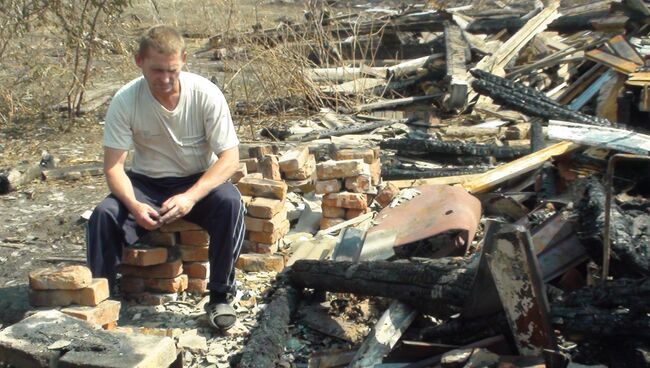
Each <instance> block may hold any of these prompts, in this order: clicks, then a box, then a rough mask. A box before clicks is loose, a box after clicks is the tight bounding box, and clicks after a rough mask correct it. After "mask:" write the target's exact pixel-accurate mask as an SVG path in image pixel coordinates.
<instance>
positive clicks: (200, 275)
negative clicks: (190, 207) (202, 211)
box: [120, 220, 210, 305]
mask: <svg viewBox="0 0 650 368" xmlns="http://www.w3.org/2000/svg"><path fill="white" fill-rule="evenodd" d="M208 244H209V236H208V233H207V232H206V231H204V230H203V229H201V227H199V226H198V225H195V224H193V223H190V222H188V221H185V220H177V221H175V222H173V223H171V224H166V225H164V226H162V227H161V228H160V229H159V230H157V231H153V232H150V233H148V234H147V235H145V236H144V237H143V239H141V241H140V243H138V244H135V245H133V246H130V247H125V248H124V249H123V251H122V264H121V265H120V273H121V274H122V279H121V281H120V289H121V291H122V293H123V295H124V297H125V298H126V299H129V300H134V301H136V302H138V303H140V304H147V305H157V304H163V303H165V302H168V301H174V300H176V299H177V298H178V294H179V293H181V292H183V291H188V292H192V293H198V294H202V293H205V292H206V291H207V285H208V278H209V277H210V275H209V270H210V266H209V258H208V249H209V247H208Z"/></svg>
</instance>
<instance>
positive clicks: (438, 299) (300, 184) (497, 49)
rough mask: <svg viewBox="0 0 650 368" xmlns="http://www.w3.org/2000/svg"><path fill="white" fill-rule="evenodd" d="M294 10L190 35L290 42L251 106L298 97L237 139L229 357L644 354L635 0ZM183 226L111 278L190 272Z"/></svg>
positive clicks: (474, 360)
mask: <svg viewBox="0 0 650 368" xmlns="http://www.w3.org/2000/svg"><path fill="white" fill-rule="evenodd" d="M430 5H431V4H429V5H428V6H430ZM313 10H314V9H312V11H310V12H308V13H307V14H306V16H307V18H306V20H305V22H304V23H293V24H287V23H283V24H282V26H280V27H277V28H273V29H259V28H256V29H255V30H254V31H253V32H250V33H243V34H240V35H238V36H237V37H235V36H233V35H232V34H222V35H218V36H215V37H213V38H212V39H211V40H210V42H209V48H208V49H207V50H208V51H210V52H211V53H213V55H214V56H215V57H218V58H219V59H221V60H223V59H229V58H232V59H240V60H246V58H247V57H250V56H247V55H248V54H247V52H246V47H252V45H255V47H258V48H259V47H261V48H263V49H266V50H280V49H283V50H287V49H289V48H293V50H294V52H296V53H303V54H305V55H304V56H305V58H307V59H308V60H309V63H306V64H304V65H301V67H300V68H298V69H297V70H294V69H293V68H292V70H290V71H287V73H289V72H291V73H293V72H299V73H300V76H301V83H304V84H303V86H308V87H309V88H307V91H308V92H306V93H305V95H306V96H302V97H297V96H296V95H291V96H276V98H274V99H273V100H270V101H267V102H266V103H265V104H264V105H263V106H262V107H260V109H259V111H264V112H268V111H278V110H280V109H279V108H278V106H283V107H284V108H286V109H291V108H294V107H295V106H296V105H300V106H302V107H304V106H308V107H309V104H310V103H311V104H312V105H311V107H312V110H309V111H310V112H311V113H313V114H311V116H309V117H308V118H306V117H304V116H303V117H301V118H300V120H295V121H288V122H286V124H283V125H274V126H266V127H264V128H262V129H261V130H260V131H259V135H260V137H268V138H270V139H273V143H272V144H271V143H268V144H267V143H261V142H255V144H252V145H249V144H241V145H240V151H241V152H240V156H241V157H242V159H241V162H240V170H239V171H238V172H237V174H236V175H235V176H233V178H232V179H231V180H232V181H233V182H235V183H236V185H237V187H238V189H239V191H240V192H241V193H242V195H243V198H244V202H245V204H246V207H247V216H246V220H245V221H246V226H247V234H246V241H245V243H244V252H243V254H242V255H241V256H240V258H239V261H238V263H237V268H238V269H239V270H240V271H243V272H245V273H246V276H251V275H255V272H260V271H266V272H268V271H271V272H278V275H277V278H276V279H275V281H274V284H273V285H272V286H271V287H270V288H269V290H268V294H266V295H264V296H263V295H262V293H258V294H256V295H255V296H250V295H249V296H248V297H247V298H243V299H242V295H239V298H238V299H237V301H236V302H235V303H236V304H237V305H238V306H240V307H241V308H247V306H251V305H253V307H251V308H254V309H255V312H259V314H258V315H257V319H256V321H257V325H256V326H255V327H254V328H252V330H251V333H250V336H248V338H247V340H246V342H245V345H243V346H242V348H241V354H238V355H236V356H235V355H234V354H233V355H232V356H230V355H229V357H230V358H231V360H230V364H231V365H233V366H241V367H271V366H278V365H284V366H286V365H288V364H293V365H294V366H298V367H302V366H308V367H322V368H324V367H341V366H349V367H369V366H379V367H382V366H385V367H411V368H412V367H428V366H443V367H497V366H499V367H530V366H548V367H554V368H556V367H579V366H584V365H587V366H602V365H605V366H611V367H631V366H633V367H648V366H650V344H649V343H648V340H647V338H648V331H650V328H649V327H650V320H649V318H648V315H649V313H650V306H649V303H648V301H647V300H648V295H647V294H648V290H650V289H649V288H648V280H647V277H648V275H649V274H650V258H649V257H648V256H649V254H650V242H649V241H650V192H649V191H648V190H647V188H648V182H649V181H650V156H649V155H650V136H648V135H646V134H645V133H646V132H647V128H648V126H647V119H648V111H650V92H648V91H649V88H650V87H649V86H650V77H648V69H647V68H648V67H647V61H646V60H647V59H648V56H649V55H650V48H649V47H648V46H647V45H649V44H650V37H649V36H648V26H647V23H648V20H649V19H650V10H649V9H648V7H647V5H646V4H645V3H643V2H641V1H638V0H625V1H622V2H619V1H609V0H605V1H596V2H592V3H588V4H573V5H563V6H560V3H559V2H557V1H548V2H546V3H544V4H542V3H541V2H524V3H521V2H520V3H510V4H506V3H504V2H501V1H494V2H474V3H472V4H469V5H463V6H457V7H447V8H444V7H439V8H436V9H432V8H430V7H427V6H425V5H419V4H417V5H415V4H412V5H406V6H404V7H400V8H395V9H367V10H365V11H360V12H358V13H354V14H347V13H346V14H340V15H333V14H332V12H331V10H332V9H321V10H319V11H318V12H316V13H314V11H313ZM242 38H245V39H246V41H247V42H239V41H241V39H242ZM235 44H236V45H237V47H234V46H233V45H235ZM292 60H293V59H292ZM287 62H288V61H287ZM287 78H288V77H287ZM300 98H303V100H307V102H308V103H306V104H305V103H304V101H303V104H297V103H295V100H296V99H300ZM316 102H318V103H316ZM271 107H273V108H271ZM316 108H317V109H316ZM286 109H285V110H286ZM259 111H258V112H259ZM13 176H16V175H15V174H14V175H13ZM12 180H13V179H12ZM287 198H289V200H288V199H287ZM318 211H320V212H318ZM314 216H316V220H315V221H314V220H313V218H314ZM186 230H191V231H185V230H173V231H181V232H180V235H169V234H173V233H168V232H160V233H157V234H156V235H151V236H152V237H154V238H156V239H157V240H150V244H153V245H158V246H161V245H162V246H163V247H149V248H134V249H125V256H124V263H125V265H124V266H123V268H122V274H123V279H126V280H128V285H129V286H127V288H136V289H137V288H138V287H139V289H137V290H133V291H134V292H146V291H147V290H150V291H153V290H154V289H155V290H156V291H157V292H172V293H173V295H176V293H179V292H182V291H183V290H185V289H186V288H188V285H187V283H188V277H189V282H190V284H192V280H195V281H194V282H195V283H196V286H195V287H196V288H197V289H198V290H204V285H205V284H204V282H205V280H206V279H207V278H208V277H209V275H208V269H209V267H208V264H207V241H208V239H207V236H206V235H205V233H202V232H201V231H197V230H198V229H186ZM170 231H171V230H170ZM171 239H174V240H173V241H172V240H171ZM143 242H144V241H143ZM156 242H166V243H165V244H162V243H157V244H156ZM176 242H178V243H176ZM170 243H173V244H170ZM179 244H180V245H179ZM174 247H179V248H178V249H179V252H180V261H178V259H176V258H173V257H172V256H171V254H172V253H173V251H172V249H174ZM201 252H202V253H201ZM199 253H201V254H199ZM181 261H182V262H183V265H182V270H181ZM285 266H286V268H285ZM145 269H146V270H147V271H146V272H147V275H149V276H147V277H144V276H142V275H143V273H142V272H145ZM154 269H155V270H160V272H162V269H164V270H165V272H167V271H169V273H165V274H164V277H163V278H162V279H160V278H156V276H153V275H154V274H155V272H154V271H153V270H154ZM130 270H133V273H131V271H130ZM149 272H151V273H149ZM183 272H184V273H183ZM159 275H161V277H162V273H161V274H159ZM131 279H133V280H131ZM163 279H164V280H167V281H165V282H167V284H165V287H161V285H162V284H161V283H163V282H162V281H160V280H163ZM193 288H194V287H193ZM35 292H36V291H33V292H32V293H35ZM149 295H154V294H149ZM155 295H158V294H155ZM159 295H167V294H159ZM34 300H36V299H34ZM159 301H160V302H162V301H164V300H162V299H160V300H159ZM257 303H260V304H259V305H260V306H258V304H257ZM35 304H38V303H35ZM262 304H263V307H262V306H261V305H262ZM170 305H172V303H167V304H166V306H170ZM163 308H164V307H163ZM192 313H196V314H197V315H200V314H201V312H200V311H199V312H196V311H193V312H192ZM251 318H252V317H251ZM247 327H252V326H247ZM247 332H248V331H247ZM176 337H178V338H179V336H176ZM196 340H197V339H195V338H194V337H192V336H186V337H185V338H183V339H180V338H179V341H178V346H179V348H181V347H182V348H183V349H185V353H191V357H193V358H192V360H191V361H193V362H194V363H195V365H194V366H201V364H202V363H206V362H209V361H207V360H206V361H203V360H202V359H203V358H202V355H201V354H204V352H205V350H206V346H212V344H210V342H209V341H208V344H207V345H206V344H204V341H203V340H200V339H199V340H200V344H195V343H193V342H196ZM323 341H327V343H323ZM208 350H211V348H210V349H208ZM1 352H2V350H0V353H1ZM209 356H210V355H209ZM0 358H2V355H0ZM211 360H212V361H213V362H214V358H211ZM220 363H224V362H222V361H220ZM206 364H207V363H206Z"/></svg>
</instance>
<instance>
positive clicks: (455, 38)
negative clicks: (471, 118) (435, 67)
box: [445, 23, 469, 110]
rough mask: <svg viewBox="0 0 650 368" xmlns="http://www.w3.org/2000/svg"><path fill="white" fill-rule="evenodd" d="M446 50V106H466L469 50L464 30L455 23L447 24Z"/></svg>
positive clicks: (457, 107)
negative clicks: (447, 94) (467, 56)
mask: <svg viewBox="0 0 650 368" xmlns="http://www.w3.org/2000/svg"><path fill="white" fill-rule="evenodd" d="M445 50H446V57H447V77H446V79H447V83H448V89H447V90H448V93H449V96H448V97H447V98H446V99H445V106H446V107H447V108H448V109H450V110H453V109H459V108H462V107H464V106H465V104H466V102H467V90H468V82H467V78H466V76H467V66H466V64H467V60H466V55H467V54H468V53H469V52H468V48H467V44H466V43H465V40H464V38H463V34H462V31H461V29H460V27H459V26H457V25H455V24H451V23H446V24H445Z"/></svg>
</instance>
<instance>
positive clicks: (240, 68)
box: [220, 4, 384, 112]
mask: <svg viewBox="0 0 650 368" xmlns="http://www.w3.org/2000/svg"><path fill="white" fill-rule="evenodd" d="M312 6H313V4H312ZM308 10H309V12H310V13H312V14H317V16H314V17H312V18H311V19H310V20H309V23H308V29H309V32H307V34H303V33H296V32H295V31H293V29H292V28H291V27H289V26H286V25H282V24H281V25H280V26H278V30H277V35H279V37H277V38H274V39H272V40H269V41H268V42H266V43H265V42H263V41H260V40H259V34H255V33H245V34H243V35H240V36H239V37H231V35H232V32H228V31H226V32H222V33H221V36H222V37H221V44H220V47H223V48H222V49H221V50H223V52H224V53H225V55H224V56H225V57H224V58H223V62H224V70H226V71H232V74H231V75H228V76H227V77H226V78H225V83H224V84H223V88H224V90H225V91H226V92H227V93H229V94H230V96H232V98H233V99H234V100H237V101H244V102H245V105H246V106H247V107H248V111H249V112H250V111H253V112H271V111H268V110H269V109H268V108H266V107H267V105H268V104H269V102H272V101H277V100H281V101H282V102H287V101H289V102H290V103H289V104H285V105H288V106H285V107H295V106H301V107H305V108H307V109H310V110H318V109H319V108H322V107H332V108H339V107H350V106H353V105H355V104H358V103H360V102H363V101H365V100H367V99H372V98H375V97H376V96H375V95H374V94H372V93H370V92H367V93H364V92H359V93H356V94H354V95H343V94H340V93H324V92H323V91H322V89H321V88H320V87H322V86H329V87H333V86H335V85H336V84H337V83H336V82H334V81H332V82H329V83H325V84H323V82H320V84H317V83H314V82H312V81H311V80H310V79H309V78H308V75H309V73H308V71H309V70H310V69H312V68H322V67H327V68H334V67H343V66H349V65H344V64H343V60H341V56H340V52H339V51H338V50H339V46H340V44H341V43H342V42H343V40H342V39H339V38H336V37H335V36H332V35H331V34H330V32H328V31H326V30H325V29H324V27H323V26H322V20H321V18H320V16H318V15H319V14H323V13H324V12H323V9H314V8H310V9H308ZM383 31H384V29H383V27H381V26H378V29H377V31H376V32H375V33H374V34H372V35H370V36H376V37H379V38H381V36H382V35H383ZM352 39H353V40H355V41H354V43H353V44H352V48H353V49H354V50H355V51H353V52H352V53H353V54H360V55H362V58H363V59H364V60H366V63H367V64H371V65H372V63H373V62H374V57H375V54H376V51H377V48H378V46H379V45H378V44H373V43H368V44H365V45H362V44H360V43H358V42H357V41H356V40H358V39H359V37H357V35H356V31H355V30H353V37H352ZM280 107H282V106H280ZM276 110H277V109H276ZM279 110H280V111H278V112H285V111H282V109H279Z"/></svg>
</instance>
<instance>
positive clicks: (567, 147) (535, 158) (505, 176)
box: [462, 141, 580, 193]
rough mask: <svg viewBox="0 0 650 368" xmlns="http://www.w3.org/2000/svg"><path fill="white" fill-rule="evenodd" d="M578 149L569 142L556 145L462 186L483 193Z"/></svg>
mask: <svg viewBox="0 0 650 368" xmlns="http://www.w3.org/2000/svg"><path fill="white" fill-rule="evenodd" d="M578 148H580V145H578V144H576V143H573V142H569V141H563V142H560V143H556V144H554V145H552V146H549V147H546V148H544V149H542V150H539V151H537V152H534V153H531V154H530V155H526V156H524V157H521V158H519V159H516V160H514V161H511V162H508V163H506V164H503V165H501V166H499V167H497V168H495V169H492V170H490V171H488V172H486V173H483V174H480V175H478V176H477V177H476V178H473V179H472V180H470V181H466V182H464V183H462V186H463V187H464V188H465V189H466V190H467V191H468V192H470V193H483V192H486V191H488V190H490V189H492V188H494V187H496V186H497V185H499V184H502V183H504V182H506V181H507V180H510V179H513V178H516V177H518V176H521V175H523V174H525V173H527V172H530V171H533V170H535V169H537V168H538V167H540V166H541V165H542V164H543V163H544V162H546V161H547V160H548V159H550V158H551V157H554V156H559V155H563V154H565V153H568V152H572V151H574V150H576V149H578Z"/></svg>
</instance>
